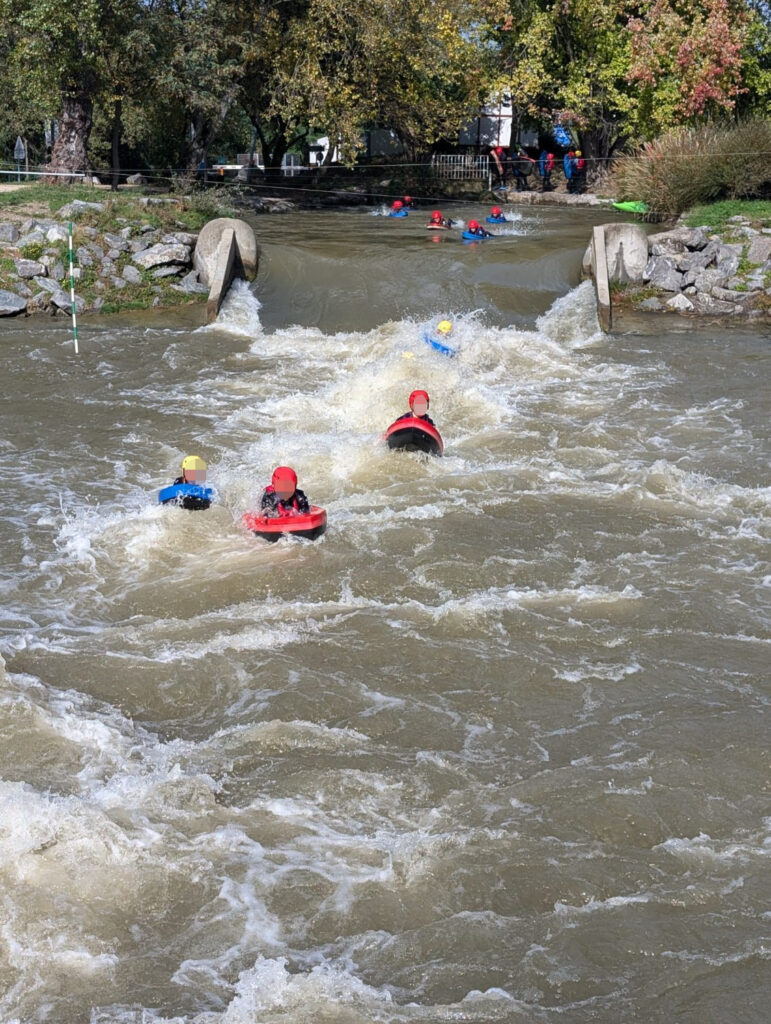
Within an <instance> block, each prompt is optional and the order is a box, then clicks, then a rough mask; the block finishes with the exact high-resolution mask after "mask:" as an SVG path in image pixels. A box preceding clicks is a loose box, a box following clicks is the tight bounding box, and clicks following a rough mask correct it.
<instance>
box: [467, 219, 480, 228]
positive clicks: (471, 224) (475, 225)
mask: <svg viewBox="0 0 771 1024" xmlns="http://www.w3.org/2000/svg"><path fill="white" fill-rule="evenodd" d="M468 226H469V227H470V228H471V230H472V231H476V229H477V228H478V227H479V222H478V221H476V220H470V221H469V222H468Z"/></svg>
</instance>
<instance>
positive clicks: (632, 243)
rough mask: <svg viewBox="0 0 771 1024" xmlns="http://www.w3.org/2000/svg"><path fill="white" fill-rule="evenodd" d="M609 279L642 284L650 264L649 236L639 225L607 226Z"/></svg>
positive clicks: (620, 224) (606, 241)
mask: <svg viewBox="0 0 771 1024" xmlns="http://www.w3.org/2000/svg"><path fill="white" fill-rule="evenodd" d="M605 258H606V260H607V264H608V279H609V280H610V281H618V282H620V283H622V284H623V283H626V282H627V281H631V282H632V283H633V284H640V283H641V282H642V279H643V273H644V272H645V268H646V266H647V264H648V236H647V235H646V234H645V232H644V231H643V229H642V228H641V227H640V225H639V224H624V223H618V224H606V225H605Z"/></svg>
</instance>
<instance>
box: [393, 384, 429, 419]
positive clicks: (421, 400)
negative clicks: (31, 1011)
mask: <svg viewBox="0 0 771 1024" xmlns="http://www.w3.org/2000/svg"><path fill="white" fill-rule="evenodd" d="M429 401H430V399H429V397H428V392H427V391H413V392H412V393H411V395H410V411H409V412H405V413H404V414H403V415H402V416H397V418H396V420H395V421H394V422H395V423H398V422H399V420H409V419H413V418H414V419H417V420H424V421H425V422H426V423H430V424H431V426H432V427H433V426H435V423H434V421H433V420H432V419H431V417H430V416H429V415H428V404H429Z"/></svg>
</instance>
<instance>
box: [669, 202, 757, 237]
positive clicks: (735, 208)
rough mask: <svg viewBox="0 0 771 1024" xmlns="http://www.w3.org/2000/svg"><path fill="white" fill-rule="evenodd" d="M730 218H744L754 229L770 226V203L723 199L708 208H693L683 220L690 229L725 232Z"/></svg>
mask: <svg viewBox="0 0 771 1024" xmlns="http://www.w3.org/2000/svg"><path fill="white" fill-rule="evenodd" d="M731 217H746V218H747V219H748V220H749V221H750V222H751V223H752V224H753V225H755V226H756V227H763V226H768V225H771V201H770V200H764V199H724V200H722V201H720V202H717V203H710V204H709V205H708V206H694V207H693V208H692V209H690V210H688V212H687V213H686V214H685V215H684V217H683V220H684V221H685V223H686V224H687V225H688V226H689V227H692V228H695V227H699V226H704V227H710V228H712V229H713V230H715V231H725V229H726V228H727V227H728V222H729V220H730V218H731Z"/></svg>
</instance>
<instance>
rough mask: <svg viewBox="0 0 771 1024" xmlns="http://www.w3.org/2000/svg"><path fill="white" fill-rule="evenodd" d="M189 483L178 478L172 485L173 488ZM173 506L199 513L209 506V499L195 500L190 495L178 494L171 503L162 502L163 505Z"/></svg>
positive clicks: (182, 477)
mask: <svg viewBox="0 0 771 1024" xmlns="http://www.w3.org/2000/svg"><path fill="white" fill-rule="evenodd" d="M186 483H190V481H189V480H185V478H184V476H178V477H177V479H176V480H175V481H174V483H173V484H172V487H175V486H176V485H177V484H186ZM170 503H171V504H175V505H179V506H180V507H181V508H185V509H187V511H188V512H201V511H203V510H205V509H207V508H209V506H210V505H211V499H210V498H197V497H195V496H194V495H192V494H180V495H178V496H177V497H176V498H172V500H171V502H168V501H167V502H164V504H166V505H168V504H170Z"/></svg>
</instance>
